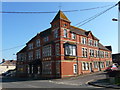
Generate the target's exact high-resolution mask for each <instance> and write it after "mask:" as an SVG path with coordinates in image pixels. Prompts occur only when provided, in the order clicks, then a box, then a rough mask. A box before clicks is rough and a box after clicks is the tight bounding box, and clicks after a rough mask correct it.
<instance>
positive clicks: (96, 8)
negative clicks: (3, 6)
mask: <svg viewBox="0 0 120 90" xmlns="http://www.w3.org/2000/svg"><path fill="white" fill-rule="evenodd" d="M108 6H111V5H105V6H101V7H100V6H99V7H94V8H87V9H80V10H65V11H63V12H77V11H86V10H93V9H99V8H105V7H108ZM57 12H58V11H50V12H35V11H34V12H29V11H28V12H18V11H14V12H10V11H1V12H0V13H17V14H37V13H38V14H39V13H57Z"/></svg>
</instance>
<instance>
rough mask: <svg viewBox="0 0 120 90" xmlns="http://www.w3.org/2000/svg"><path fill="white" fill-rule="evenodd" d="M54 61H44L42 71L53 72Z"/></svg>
mask: <svg viewBox="0 0 120 90" xmlns="http://www.w3.org/2000/svg"><path fill="white" fill-rule="evenodd" d="M51 67H52V63H51V62H49V61H47V62H43V63H42V72H43V74H51V73H52V68H51Z"/></svg>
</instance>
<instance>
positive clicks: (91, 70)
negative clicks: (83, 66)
mask: <svg viewBox="0 0 120 90" xmlns="http://www.w3.org/2000/svg"><path fill="white" fill-rule="evenodd" d="M90 72H93V69H92V63H90Z"/></svg>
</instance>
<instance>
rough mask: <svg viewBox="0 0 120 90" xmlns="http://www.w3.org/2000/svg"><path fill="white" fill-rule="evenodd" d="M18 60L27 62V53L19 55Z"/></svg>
mask: <svg viewBox="0 0 120 90" xmlns="http://www.w3.org/2000/svg"><path fill="white" fill-rule="evenodd" d="M17 59H18V60H19V61H24V60H26V54H25V53H19V54H18V56H17Z"/></svg>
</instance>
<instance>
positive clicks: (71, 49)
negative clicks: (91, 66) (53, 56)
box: [65, 44, 76, 56]
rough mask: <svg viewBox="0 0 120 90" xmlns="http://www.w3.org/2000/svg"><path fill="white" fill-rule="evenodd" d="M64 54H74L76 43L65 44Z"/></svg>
mask: <svg viewBox="0 0 120 90" xmlns="http://www.w3.org/2000/svg"><path fill="white" fill-rule="evenodd" d="M65 55H68V56H76V45H71V44H66V45H65Z"/></svg>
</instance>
